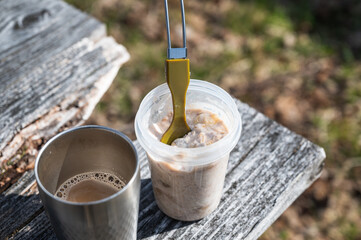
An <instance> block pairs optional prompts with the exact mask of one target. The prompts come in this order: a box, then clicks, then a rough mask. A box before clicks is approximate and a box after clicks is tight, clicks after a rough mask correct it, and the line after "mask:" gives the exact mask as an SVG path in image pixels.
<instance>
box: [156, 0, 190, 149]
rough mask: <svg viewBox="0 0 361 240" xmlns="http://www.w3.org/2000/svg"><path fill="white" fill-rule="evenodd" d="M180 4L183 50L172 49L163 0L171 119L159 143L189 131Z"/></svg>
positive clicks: (168, 142)
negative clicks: (171, 104)
mask: <svg viewBox="0 0 361 240" xmlns="http://www.w3.org/2000/svg"><path fill="white" fill-rule="evenodd" d="M180 2H181V10H182V26H183V48H172V47H171V41H170V31H169V18H168V4H167V0H164V5H165V16H166V25H167V38H168V51H167V58H168V59H167V60H166V79H167V84H168V87H169V89H170V92H171V94H172V103H173V118H172V122H171V124H170V126H169V128H168V130H167V131H166V132H165V133H164V134H163V136H162V138H161V140H160V141H161V142H162V143H165V144H169V145H170V144H171V143H172V142H173V141H174V140H175V139H177V138H180V137H183V136H184V135H185V134H187V133H188V132H189V131H190V130H191V129H190V128H189V126H188V124H187V121H186V114H185V103H186V93H187V89H188V85H189V77H190V72H189V59H188V58H187V48H186V33H185V17H184V4H183V0H180Z"/></svg>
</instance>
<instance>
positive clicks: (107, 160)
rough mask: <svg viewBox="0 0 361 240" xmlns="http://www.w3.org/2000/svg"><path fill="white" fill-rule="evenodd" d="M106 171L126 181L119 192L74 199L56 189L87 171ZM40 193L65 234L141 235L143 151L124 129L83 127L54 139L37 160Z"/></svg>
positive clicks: (57, 228) (81, 236)
mask: <svg viewBox="0 0 361 240" xmlns="http://www.w3.org/2000/svg"><path fill="white" fill-rule="evenodd" d="M95 171H104V172H110V173H112V174H115V175H117V176H120V177H121V178H123V179H124V180H125V181H126V185H125V187H124V188H123V189H121V190H119V191H118V192H117V193H115V194H113V195H111V196H109V197H107V198H104V199H101V200H98V201H93V202H85V203H76V202H70V201H66V200H63V199H60V198H58V197H55V196H54V194H55V192H56V190H57V189H58V187H59V186H60V184H62V183H63V182H65V181H66V180H67V179H69V178H71V177H73V176H75V175H77V174H81V173H86V172H95ZM35 176H36V181H37V183H38V188H39V193H40V198H41V200H42V202H43V205H44V207H45V210H46V212H47V214H48V216H49V218H50V221H51V223H52V226H53V228H54V230H55V234H56V236H57V238H59V239H86V240H91V239H136V234H137V222H138V210H139V195H140V171H139V160H138V156H137V152H136V150H135V147H134V145H133V144H132V142H131V140H130V139H129V138H128V137H127V136H125V135H124V134H122V133H120V132H118V131H116V130H113V129H110V128H107V127H102V126H81V127H75V128H72V129H70V130H67V131H64V132H62V133H60V134H58V135H57V136H55V137H54V138H52V139H51V140H50V141H49V142H48V143H47V144H46V145H45V146H44V147H43V149H42V150H41V151H40V153H39V155H38V157H37V159H36V163H35Z"/></svg>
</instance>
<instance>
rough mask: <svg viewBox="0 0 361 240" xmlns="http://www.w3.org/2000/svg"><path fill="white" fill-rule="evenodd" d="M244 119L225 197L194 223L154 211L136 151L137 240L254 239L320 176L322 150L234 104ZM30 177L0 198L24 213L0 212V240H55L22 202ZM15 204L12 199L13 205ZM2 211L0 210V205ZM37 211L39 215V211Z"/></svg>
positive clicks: (41, 215)
mask: <svg viewBox="0 0 361 240" xmlns="http://www.w3.org/2000/svg"><path fill="white" fill-rule="evenodd" d="M236 103H237V105H238V109H239V111H240V113H241V115H242V119H243V132H242V136H241V139H240V141H239V142H238V144H237V146H236V147H235V149H234V150H233V151H232V153H231V157H230V160H229V164H228V169H227V175H226V180H225V185H224V192H223V197H222V200H221V203H220V205H219V207H218V209H217V210H216V211H215V212H213V213H212V214H211V215H210V216H208V217H206V218H204V219H202V220H200V221H196V222H181V221H176V220H173V219H171V218H169V217H167V216H166V215H164V214H163V213H162V212H161V211H160V210H159V208H158V207H157V205H156V203H155V200H154V195H153V191H152V184H151V181H150V172H149V169H148V165H147V159H146V154H145V153H144V151H143V150H142V148H141V147H140V146H139V144H138V143H137V142H135V145H136V147H137V150H138V153H139V158H140V163H141V176H142V185H141V198H140V213H139V221H138V238H139V239H256V238H257V237H259V236H260V235H261V234H262V233H263V232H264V231H265V230H266V229H267V228H268V227H269V226H270V225H271V224H272V222H274V221H275V220H276V219H277V218H278V217H279V216H280V215H281V214H282V212H283V211H284V210H285V209H286V208H287V207H288V206H289V205H290V204H291V203H292V202H293V201H294V200H295V199H296V198H297V197H298V196H299V195H300V194H301V193H302V192H303V191H304V190H305V189H306V188H307V187H308V186H309V185H310V184H311V183H312V182H313V181H314V180H315V179H317V178H318V177H319V176H320V173H321V171H322V168H323V160H324V158H325V153H324V151H323V149H322V148H320V147H318V146H316V145H314V144H313V143H311V142H309V141H308V140H306V139H304V138H302V137H301V136H299V135H296V134H295V133H293V132H291V131H289V130H288V129H286V128H285V127H283V126H281V125H279V124H277V123H275V122H274V121H272V120H270V119H268V118H267V117H265V116H264V115H263V114H261V113H259V112H257V111H256V110H254V109H253V108H251V107H249V106H248V105H246V104H244V103H241V102H240V101H238V100H236ZM31 179H33V172H32V171H30V172H27V173H26V174H25V175H24V176H23V177H22V179H20V180H19V181H18V184H17V185H14V186H12V187H11V188H9V189H8V190H7V191H6V192H5V193H3V194H2V195H0V196H1V200H0V203H1V204H3V203H4V202H5V203H7V202H9V201H10V200H8V199H7V198H8V197H7V196H8V195H13V196H17V198H11V197H10V199H12V200H11V201H12V204H11V206H13V208H14V209H13V210H12V211H13V212H16V211H17V210H16V209H18V208H23V209H24V210H23V211H24V212H26V214H27V216H30V217H28V218H26V219H23V218H19V217H18V218H17V219H18V220H17V221H19V222H17V223H16V224H9V223H8V222H11V223H13V222H14V220H13V219H12V218H14V217H16V214H10V215H7V214H5V213H4V212H3V211H4V210H3V208H1V207H0V226H3V227H2V228H0V238H3V237H10V238H11V239H54V238H55V236H54V233H53V231H52V228H51V226H50V224H49V221H48V219H47V217H46V215H45V214H44V213H43V212H42V208H41V207H39V199H38V196H37V195H35V194H36V192H33V193H32V194H33V196H34V199H33V201H34V204H33V205H31V204H28V203H27V201H26V200H24V198H25V199H26V197H27V196H28V195H29V191H27V190H26V189H33V188H32V187H29V186H32V185H33V181H31ZM14 199H15V200H14ZM0 206H1V205H0ZM39 209H40V210H39Z"/></svg>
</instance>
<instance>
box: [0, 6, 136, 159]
mask: <svg viewBox="0 0 361 240" xmlns="http://www.w3.org/2000/svg"><path fill="white" fill-rule="evenodd" d="M128 59H129V54H128V53H127V51H126V49H125V48H124V47H123V46H121V45H118V44H117V43H116V42H115V41H114V40H113V39H112V38H108V37H106V31H105V26H104V25H103V24H101V23H100V22H98V21H97V20H95V19H94V18H91V17H89V16H88V15H86V14H84V13H81V12H80V11H78V10H76V9H75V8H73V7H71V6H69V5H68V4H66V3H64V2H63V1H60V0H26V1H24V0H1V1H0V153H1V154H0V163H4V162H5V161H8V160H10V159H11V157H12V156H14V154H15V153H16V151H17V150H18V149H19V148H20V147H21V146H22V144H23V143H24V141H30V140H35V139H40V138H45V139H47V138H49V137H51V136H53V135H54V134H55V133H56V132H57V131H58V130H59V129H60V128H61V127H62V126H64V125H65V124H70V125H78V124H80V123H82V122H83V121H84V120H86V119H87V118H88V117H89V115H90V113H91V112H92V110H93V108H94V107H95V105H96V103H97V102H98V101H99V100H100V98H101V96H102V95H103V94H104V92H105V91H106V90H107V89H108V88H109V86H110V84H111V82H112V81H113V79H114V77H115V75H116V73H117V71H118V69H119V67H120V66H121V64H123V63H124V62H126V61H127V60H128Z"/></svg>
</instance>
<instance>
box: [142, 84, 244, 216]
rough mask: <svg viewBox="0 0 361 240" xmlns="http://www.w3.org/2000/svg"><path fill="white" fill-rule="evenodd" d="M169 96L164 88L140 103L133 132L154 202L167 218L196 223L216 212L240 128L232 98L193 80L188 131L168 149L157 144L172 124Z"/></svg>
mask: <svg viewBox="0 0 361 240" xmlns="http://www.w3.org/2000/svg"><path fill="white" fill-rule="evenodd" d="M172 112H173V110H172V98H171V94H170V91H169V88H168V86H167V85H166V84H162V85H160V86H158V87H156V88H155V89H153V90H152V91H151V92H149V93H148V94H147V96H146V97H145V98H144V99H143V101H142V103H141V104H140V107H139V110H138V112H137V115H136V118H135V133H136V136H137V139H138V141H139V143H140V145H141V146H142V147H143V148H144V150H145V151H146V152H147V155H148V162H149V167H150V171H151V179H152V184H153V191H154V195H155V199H156V202H157V205H158V206H159V208H160V209H161V210H162V211H163V212H164V213H165V214H167V215H168V216H170V217H172V218H174V219H178V220H182V221H194V220H198V219H201V218H204V217H205V216H207V215H208V214H210V213H211V212H212V211H213V210H215V209H216V208H217V206H218V204H219V201H220V199H221V196H222V190H223V183H224V178H225V173H226V168H227V163H228V159H229V153H230V152H231V150H232V149H233V148H234V146H235V145H236V144H237V142H238V140H239V138H240V135H241V129H242V121H241V116H240V114H239V112H238V110H237V106H236V104H235V102H234V100H233V99H232V97H231V96H230V95H229V94H228V93H227V92H225V91H224V90H223V89H221V88H220V87H218V86H216V85H214V84H211V83H208V82H205V81H200V80H191V81H190V84H189V88H188V91H187V96H186V117H187V123H188V125H189V126H190V128H191V129H192V131H191V132H190V133H188V134H187V135H186V136H185V137H183V138H180V139H176V140H175V141H174V142H173V143H172V145H167V144H164V143H162V142H160V138H161V136H162V135H163V133H164V132H165V131H166V130H167V128H168V126H169V125H170V121H171V117H172Z"/></svg>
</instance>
